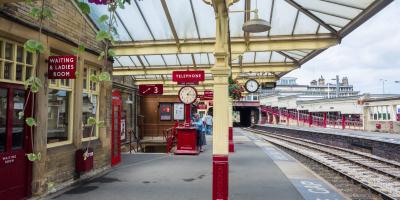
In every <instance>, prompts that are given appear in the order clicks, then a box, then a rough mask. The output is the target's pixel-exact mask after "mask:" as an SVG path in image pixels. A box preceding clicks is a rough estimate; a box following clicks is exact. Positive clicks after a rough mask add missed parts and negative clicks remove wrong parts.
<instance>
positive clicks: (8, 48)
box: [5, 43, 13, 60]
mask: <svg viewBox="0 0 400 200" xmlns="http://www.w3.org/2000/svg"><path fill="white" fill-rule="evenodd" d="M5 58H6V59H7V60H13V45H12V44H10V43H6V52H5Z"/></svg>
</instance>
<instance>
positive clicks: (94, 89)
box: [90, 70, 97, 91]
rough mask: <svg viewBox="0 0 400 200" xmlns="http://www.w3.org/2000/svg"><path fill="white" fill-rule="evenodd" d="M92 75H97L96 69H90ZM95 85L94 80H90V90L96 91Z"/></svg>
mask: <svg viewBox="0 0 400 200" xmlns="http://www.w3.org/2000/svg"><path fill="white" fill-rule="evenodd" d="M91 71H92V73H91V74H93V75H97V71H96V70H91ZM96 86H97V84H96V83H95V82H92V81H90V90H92V91H96Z"/></svg>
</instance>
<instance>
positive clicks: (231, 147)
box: [229, 127, 235, 153]
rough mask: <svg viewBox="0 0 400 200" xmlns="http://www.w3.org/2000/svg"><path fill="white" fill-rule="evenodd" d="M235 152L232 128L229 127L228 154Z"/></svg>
mask: <svg viewBox="0 0 400 200" xmlns="http://www.w3.org/2000/svg"><path fill="white" fill-rule="evenodd" d="M233 152H235V144H234V143H233V128H232V127H229V153H233Z"/></svg>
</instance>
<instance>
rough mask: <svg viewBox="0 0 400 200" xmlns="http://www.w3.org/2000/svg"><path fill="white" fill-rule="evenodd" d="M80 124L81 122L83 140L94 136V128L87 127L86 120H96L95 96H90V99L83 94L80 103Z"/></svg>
mask: <svg viewBox="0 0 400 200" xmlns="http://www.w3.org/2000/svg"><path fill="white" fill-rule="evenodd" d="M82 104H83V106H82V115H83V116H82V122H83V138H87V137H90V136H95V135H96V127H93V132H92V126H88V125H87V120H88V118H89V117H94V118H96V112H97V96H96V95H92V96H91V97H90V96H89V95H88V94H87V93H83V101H82Z"/></svg>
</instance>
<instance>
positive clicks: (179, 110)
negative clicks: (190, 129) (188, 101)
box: [174, 103, 185, 120]
mask: <svg viewBox="0 0 400 200" xmlns="http://www.w3.org/2000/svg"><path fill="white" fill-rule="evenodd" d="M184 119H185V104H183V103H174V120H184Z"/></svg>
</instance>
